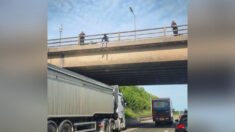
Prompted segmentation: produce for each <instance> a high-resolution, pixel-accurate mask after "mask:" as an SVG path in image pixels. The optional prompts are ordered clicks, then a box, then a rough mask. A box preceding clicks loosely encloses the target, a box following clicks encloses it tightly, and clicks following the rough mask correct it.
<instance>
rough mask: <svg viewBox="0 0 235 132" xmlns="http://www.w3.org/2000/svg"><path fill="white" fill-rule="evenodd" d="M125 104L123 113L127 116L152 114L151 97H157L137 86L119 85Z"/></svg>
mask: <svg viewBox="0 0 235 132" xmlns="http://www.w3.org/2000/svg"><path fill="white" fill-rule="evenodd" d="M120 91H121V92H122V94H123V96H124V98H125V100H126V103H127V106H126V109H125V115H126V117H127V118H138V117H146V116H151V115H152V110H151V98H157V96H154V95H152V94H150V93H148V92H146V91H145V90H144V88H141V87H138V86H121V87H120Z"/></svg>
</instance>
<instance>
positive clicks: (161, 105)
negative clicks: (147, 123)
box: [153, 100, 168, 110]
mask: <svg viewBox="0 0 235 132" xmlns="http://www.w3.org/2000/svg"><path fill="white" fill-rule="evenodd" d="M153 107H154V109H155V110H168V100H155V101H154V102H153Z"/></svg>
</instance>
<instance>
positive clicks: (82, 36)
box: [79, 31, 86, 45]
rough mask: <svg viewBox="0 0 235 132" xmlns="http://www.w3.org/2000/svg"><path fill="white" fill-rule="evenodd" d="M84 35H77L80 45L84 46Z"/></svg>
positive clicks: (82, 33)
mask: <svg viewBox="0 0 235 132" xmlns="http://www.w3.org/2000/svg"><path fill="white" fill-rule="evenodd" d="M85 35H86V34H85V33H84V32H83V31H82V32H81V33H80V34H79V37H80V45H84V41H85Z"/></svg>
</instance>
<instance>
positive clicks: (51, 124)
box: [47, 121, 58, 132]
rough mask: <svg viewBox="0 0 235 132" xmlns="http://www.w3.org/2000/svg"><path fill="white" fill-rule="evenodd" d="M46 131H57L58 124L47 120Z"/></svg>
mask: <svg viewBox="0 0 235 132" xmlns="http://www.w3.org/2000/svg"><path fill="white" fill-rule="evenodd" d="M47 132H58V126H57V124H56V123H55V122H54V121H48V123H47Z"/></svg>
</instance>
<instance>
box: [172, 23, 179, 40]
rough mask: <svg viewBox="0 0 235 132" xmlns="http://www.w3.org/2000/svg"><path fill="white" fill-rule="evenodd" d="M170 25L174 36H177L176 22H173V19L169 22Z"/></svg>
mask: <svg viewBox="0 0 235 132" xmlns="http://www.w3.org/2000/svg"><path fill="white" fill-rule="evenodd" d="M171 27H172V29H173V33H174V36H177V35H178V27H177V24H176V23H175V21H174V20H172V22H171Z"/></svg>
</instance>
